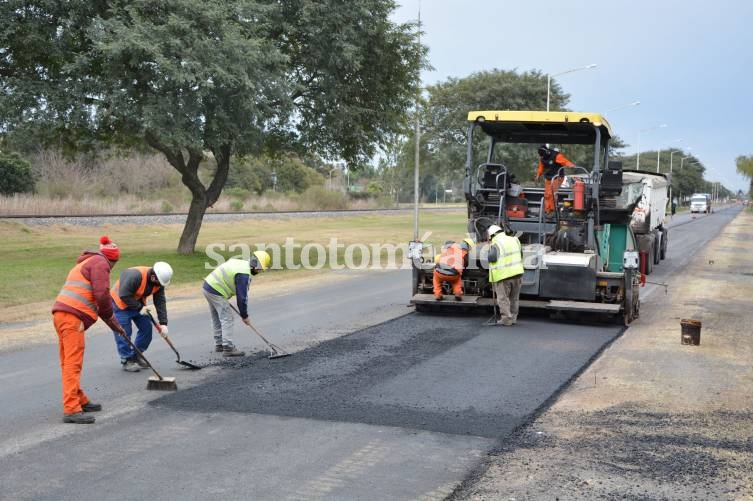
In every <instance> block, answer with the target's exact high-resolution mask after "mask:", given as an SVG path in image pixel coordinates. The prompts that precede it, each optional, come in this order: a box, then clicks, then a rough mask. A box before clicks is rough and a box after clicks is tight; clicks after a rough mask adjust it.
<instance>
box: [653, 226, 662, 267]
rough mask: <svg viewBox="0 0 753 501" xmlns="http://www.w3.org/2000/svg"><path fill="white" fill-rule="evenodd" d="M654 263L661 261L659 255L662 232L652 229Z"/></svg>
mask: <svg viewBox="0 0 753 501" xmlns="http://www.w3.org/2000/svg"><path fill="white" fill-rule="evenodd" d="M653 233H654V264H659V262H660V261H661V258H660V257H659V256H660V254H661V242H662V234H661V232H660V231H659V230H654V231H653Z"/></svg>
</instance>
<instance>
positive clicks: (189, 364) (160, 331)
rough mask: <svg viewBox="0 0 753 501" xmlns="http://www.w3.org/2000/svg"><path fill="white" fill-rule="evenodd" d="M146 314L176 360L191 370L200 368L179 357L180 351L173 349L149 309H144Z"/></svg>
mask: <svg viewBox="0 0 753 501" xmlns="http://www.w3.org/2000/svg"><path fill="white" fill-rule="evenodd" d="M146 314H147V315H149V319H150V320H151V321H152V324H153V325H154V328H155V329H157V332H159V335H160V336H162V339H164V340H165V342H167V344H168V346H170V348H171V349H172V350H173V351H174V352H175V356H176V357H178V360H176V362H177V363H179V364H180V365H182V366H184V367H188V368H189V369H190V370H192V371H198V370H201V367H199V366H198V365H194V364H192V363H191V362H186V361H185V360H181V359H180V353H178V350H176V349H175V346H174V345H173V343H172V341H170V338H169V337H167V334H165V333H164V332H162V329H161V328H160V326H159V325H158V324H157V321H156V320H154V317H153V316H152V312H151V311H149V310H146Z"/></svg>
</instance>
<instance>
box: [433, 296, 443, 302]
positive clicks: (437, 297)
mask: <svg viewBox="0 0 753 501" xmlns="http://www.w3.org/2000/svg"><path fill="white" fill-rule="evenodd" d="M434 299H436V300H437V301H441V300H443V299H444V297H443V296H434Z"/></svg>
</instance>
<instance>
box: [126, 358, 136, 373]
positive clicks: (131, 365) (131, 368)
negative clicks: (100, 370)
mask: <svg viewBox="0 0 753 501" xmlns="http://www.w3.org/2000/svg"><path fill="white" fill-rule="evenodd" d="M122 365H123V370H124V371H126V372H139V371H140V370H141V368H140V367H139V364H137V363H136V360H135V359H132V358H129V359H128V360H126V361H125V362H122Z"/></svg>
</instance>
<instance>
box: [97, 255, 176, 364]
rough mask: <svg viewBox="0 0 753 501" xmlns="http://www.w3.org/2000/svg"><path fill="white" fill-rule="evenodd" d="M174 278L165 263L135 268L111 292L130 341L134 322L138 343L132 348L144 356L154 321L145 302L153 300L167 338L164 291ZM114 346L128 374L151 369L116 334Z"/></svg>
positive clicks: (122, 273) (150, 340)
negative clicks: (149, 298)
mask: <svg viewBox="0 0 753 501" xmlns="http://www.w3.org/2000/svg"><path fill="white" fill-rule="evenodd" d="M172 278H173V269H172V267H171V266H170V265H169V264H167V263H165V262H164V261H157V262H156V263H154V266H152V267H151V268H150V267H148V266H134V267H133V268H128V269H125V270H123V271H122V272H121V273H120V278H119V279H118V281H117V282H115V285H114V286H113V288H112V289H110V296H111V297H112V304H113V310H114V311H115V318H117V319H118V323H120V326H121V327H123V330H124V331H125V333H126V336H128V338H129V339H130V338H131V322H133V323H134V324H135V325H136V329H138V331H137V332H136V339H135V340H134V341H133V344H135V345H136V348H138V349H139V350H140V351H141V352H145V351H146V350H147V348H149V344H150V343H151V342H152V319H151V318H149V315H148V313H147V312H148V311H149V310H148V308H147V306H146V301H147V298H148V297H149V296H152V302H153V303H154V307H155V309H156V310H157V319H158V321H159V329H160V331H161V332H162V333H163V334H167V300H166V299H165V287H167V286H168V285H169V284H170V280H172ZM114 334H115V345H116V346H117V348H118V355H120V363H121V365H122V368H123V370H124V371H126V372H139V370H141V369H146V368H148V367H149V365H147V363H146V361H145V360H144V359H142V358H141V357H138V356H136V352H135V351H134V349H133V347H132V346H131V343H129V342H128V341H127V340H126V339H124V338H123V336H121V335H120V334H118V333H117V332H114Z"/></svg>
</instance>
